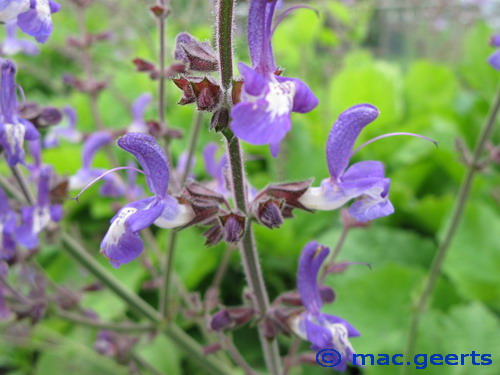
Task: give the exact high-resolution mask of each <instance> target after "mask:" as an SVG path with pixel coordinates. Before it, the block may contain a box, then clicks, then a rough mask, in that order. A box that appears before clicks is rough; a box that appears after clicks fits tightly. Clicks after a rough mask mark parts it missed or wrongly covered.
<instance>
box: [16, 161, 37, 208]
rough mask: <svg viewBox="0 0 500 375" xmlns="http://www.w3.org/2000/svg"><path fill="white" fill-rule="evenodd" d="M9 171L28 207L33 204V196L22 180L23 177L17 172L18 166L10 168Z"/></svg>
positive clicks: (26, 183)
mask: <svg viewBox="0 0 500 375" xmlns="http://www.w3.org/2000/svg"><path fill="white" fill-rule="evenodd" d="M10 170H11V171H12V174H13V175H14V177H15V179H16V181H17V183H18V184H19V187H20V188H21V191H22V193H23V195H24V198H25V199H26V201H27V202H28V204H29V205H30V206H32V205H34V204H35V201H36V200H35V196H34V195H33V192H32V191H31V189H30V187H29V184H28V182H27V181H26V179H25V178H24V175H23V174H22V173H21V171H20V170H19V166H18V165H15V166H13V167H10Z"/></svg>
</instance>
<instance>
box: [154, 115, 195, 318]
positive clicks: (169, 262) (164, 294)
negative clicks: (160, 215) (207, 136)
mask: <svg viewBox="0 0 500 375" xmlns="http://www.w3.org/2000/svg"><path fill="white" fill-rule="evenodd" d="M202 123H203V112H201V111H197V112H196V114H195V118H194V123H193V126H192V129H191V135H190V138H189V148H188V157H187V161H186V165H185V167H184V170H183V171H182V175H181V181H180V186H181V189H182V187H183V186H184V184H185V183H186V180H187V178H188V176H189V171H190V169H191V168H190V167H191V164H192V161H193V158H194V153H195V151H196V145H197V144H198V138H199V135H200V129H201V125H202ZM177 235H178V232H177V231H175V230H172V232H171V233H170V236H169V239H168V245H167V254H166V256H165V258H164V264H163V266H162V268H163V270H164V276H163V283H162V286H161V289H160V313H161V314H162V316H164V317H165V318H168V309H167V304H168V302H169V299H170V283H171V280H172V273H173V267H174V257H175V245H176V243H177ZM167 320H168V319H167Z"/></svg>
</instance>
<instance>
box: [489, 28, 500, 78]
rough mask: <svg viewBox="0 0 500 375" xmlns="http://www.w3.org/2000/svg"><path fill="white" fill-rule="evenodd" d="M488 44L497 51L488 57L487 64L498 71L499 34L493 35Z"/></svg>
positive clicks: (499, 62) (499, 58) (499, 57)
mask: <svg viewBox="0 0 500 375" xmlns="http://www.w3.org/2000/svg"><path fill="white" fill-rule="evenodd" d="M490 44H491V45H492V46H493V47H496V48H497V50H496V51H495V52H493V53H492V54H491V55H490V57H489V58H488V63H489V64H490V65H491V66H492V67H493V68H495V69H496V70H500V34H496V35H493V36H492V37H491V40H490Z"/></svg>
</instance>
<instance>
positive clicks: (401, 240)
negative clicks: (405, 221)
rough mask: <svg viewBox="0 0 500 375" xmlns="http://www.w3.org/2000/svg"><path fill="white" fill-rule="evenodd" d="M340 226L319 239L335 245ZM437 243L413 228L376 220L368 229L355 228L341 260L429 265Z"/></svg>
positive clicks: (351, 232) (350, 234)
mask: <svg viewBox="0 0 500 375" xmlns="http://www.w3.org/2000/svg"><path fill="white" fill-rule="evenodd" d="M339 236H340V228H339V229H337V230H332V231H330V232H328V233H326V234H324V235H323V236H321V237H319V238H318V242H319V243H321V244H324V245H326V246H329V247H330V248H332V249H333V248H334V247H335V244H336V243H337V240H338V238H339ZM434 249H435V245H434V243H433V241H431V240H430V239H426V238H423V237H421V236H419V235H417V234H415V233H413V232H411V231H405V230H402V229H394V228H390V227H385V226H382V225H379V224H373V225H372V226H371V227H369V228H366V229H352V230H351V231H350V233H349V234H348V236H347V239H346V241H345V243H344V247H343V248H342V252H341V253H340V256H339V260H343V261H344V260H345V261H350V262H364V263H369V264H371V265H372V266H373V267H374V268H375V269H378V268H380V267H383V266H385V265H386V264H388V263H399V264H405V265H411V266H423V267H427V266H428V265H429V264H430V262H431V259H432V255H433V253H434Z"/></svg>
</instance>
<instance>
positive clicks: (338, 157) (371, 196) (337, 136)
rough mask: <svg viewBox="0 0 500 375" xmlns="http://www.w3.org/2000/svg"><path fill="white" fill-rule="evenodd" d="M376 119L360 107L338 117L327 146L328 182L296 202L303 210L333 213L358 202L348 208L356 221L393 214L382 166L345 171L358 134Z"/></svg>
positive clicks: (368, 164) (365, 163)
mask: <svg viewBox="0 0 500 375" xmlns="http://www.w3.org/2000/svg"><path fill="white" fill-rule="evenodd" d="M378 115H379V111H378V109H377V108H375V107H374V106H372V105H370V104H360V105H356V106H354V107H351V108H349V109H348V110H346V111H344V112H343V113H342V114H341V115H340V116H339V119H338V120H337V121H336V122H335V124H334V125H333V127H332V130H331V131H330V135H329V137H328V141H327V145H326V155H327V163H328V169H329V170H330V178H328V179H325V180H323V182H322V183H321V187H318V188H314V187H313V188H309V189H308V190H307V191H306V192H305V193H304V195H303V196H302V197H301V198H300V199H299V202H300V203H302V204H303V205H304V207H306V208H309V209H315V210H335V209H337V208H340V207H342V206H343V205H344V204H346V203H347V202H348V201H350V200H352V199H355V198H360V199H359V200H357V201H356V202H354V204H352V205H351V207H350V208H349V213H350V214H351V215H352V216H353V217H354V218H355V219H356V220H358V221H368V220H373V219H376V218H379V217H383V216H387V215H390V214H392V213H393V212H394V207H393V206H392V204H391V202H390V201H389V186H390V180H389V179H388V178H385V176H384V166H383V164H382V163H381V162H379V161H362V162H359V163H356V164H353V165H352V166H351V167H349V168H347V166H348V165H349V161H350V159H351V155H352V149H353V146H354V143H355V141H356V139H357V137H358V135H359V133H360V132H361V130H363V128H364V127H365V126H366V125H368V124H369V123H371V122H373V121H374V120H375V119H376V118H377V117H378ZM346 169H347V170H346Z"/></svg>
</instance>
